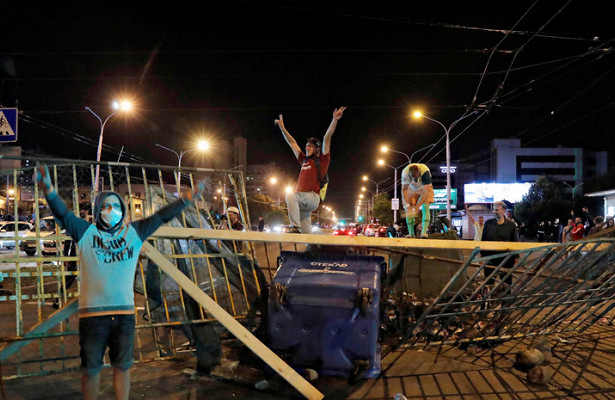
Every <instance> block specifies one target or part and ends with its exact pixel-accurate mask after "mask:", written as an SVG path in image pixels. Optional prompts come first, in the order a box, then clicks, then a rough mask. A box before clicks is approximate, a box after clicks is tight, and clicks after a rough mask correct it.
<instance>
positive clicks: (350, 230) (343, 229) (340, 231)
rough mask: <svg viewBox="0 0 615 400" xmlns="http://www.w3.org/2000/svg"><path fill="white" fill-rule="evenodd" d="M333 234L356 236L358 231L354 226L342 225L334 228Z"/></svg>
mask: <svg viewBox="0 0 615 400" xmlns="http://www.w3.org/2000/svg"><path fill="white" fill-rule="evenodd" d="M333 234H334V235H336V236H354V235H355V234H356V231H355V230H354V229H353V228H349V227H345V226H340V227H339V228H337V229H335V230H333Z"/></svg>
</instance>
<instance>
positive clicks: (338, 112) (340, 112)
mask: <svg viewBox="0 0 615 400" xmlns="http://www.w3.org/2000/svg"><path fill="white" fill-rule="evenodd" d="M344 111H346V107H340V108H336V109H335V111H333V119H335V120H339V119H340V118H342V115H344ZM280 117H281V115H280Z"/></svg>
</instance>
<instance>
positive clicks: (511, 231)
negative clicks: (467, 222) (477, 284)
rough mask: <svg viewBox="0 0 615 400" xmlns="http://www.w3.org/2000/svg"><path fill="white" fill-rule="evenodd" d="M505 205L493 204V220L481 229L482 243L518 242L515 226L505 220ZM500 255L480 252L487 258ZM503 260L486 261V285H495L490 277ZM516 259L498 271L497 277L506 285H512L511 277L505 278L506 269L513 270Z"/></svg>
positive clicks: (509, 261)
mask: <svg viewBox="0 0 615 400" xmlns="http://www.w3.org/2000/svg"><path fill="white" fill-rule="evenodd" d="M506 210H507V207H506V203H504V202H502V201H497V202H495V203H494V204H493V212H494V214H495V218H492V219H489V220H487V221H486V222H485V226H484V228H483V236H482V238H481V240H482V241H487V242H518V241H519V240H518V238H517V226H516V225H515V223H514V222H513V221H511V220H510V219H508V218H506ZM500 253H502V252H501V251H486V250H483V251H481V256H483V257H487V256H491V255H496V254H500ZM504 259H505V258H503V257H495V258H492V259H490V260H489V261H487V265H485V277H486V278H488V279H487V284H493V283H495V279H494V276H491V277H490V275H491V274H492V273H493V271H495V270H496V267H497V266H499V265H500V264H501V263H502V261H504ZM516 259H517V257H510V258H508V260H507V261H506V262H505V263H504V264H503V265H502V266H501V267H502V268H501V269H500V270H498V274H497V275H499V277H500V278H501V279H505V280H504V281H505V282H506V283H508V284H512V275H509V276H508V278H505V276H506V275H507V274H508V272H509V271H508V269H510V268H513V267H514V265H515V260H516Z"/></svg>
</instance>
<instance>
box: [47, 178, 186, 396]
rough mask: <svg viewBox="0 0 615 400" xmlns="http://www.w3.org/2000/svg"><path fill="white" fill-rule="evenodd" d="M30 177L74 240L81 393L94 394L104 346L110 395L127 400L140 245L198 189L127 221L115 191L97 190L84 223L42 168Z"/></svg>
mask: <svg viewBox="0 0 615 400" xmlns="http://www.w3.org/2000/svg"><path fill="white" fill-rule="evenodd" d="M35 179H36V182H37V184H38V186H39V188H40V189H41V191H42V192H43V193H44V195H45V199H46V200H47V203H48V204H49V208H50V209H51V212H52V214H53V216H54V218H55V219H56V221H57V222H58V224H59V225H60V226H61V227H62V228H64V229H66V233H67V234H68V235H69V236H70V237H71V238H72V239H73V240H74V242H75V243H76V244H77V253H78V255H79V262H80V266H81V273H80V280H81V293H80V295H79V345H80V347H81V352H80V355H81V370H82V376H81V390H82V392H83V395H84V397H85V399H86V400H91V399H96V398H97V397H98V390H99V387H100V370H101V368H102V366H103V356H104V353H105V350H106V348H107V347H109V358H110V359H111V366H112V367H113V388H114V390H115V398H116V400H120V399H123V400H127V399H128V395H129V393H130V367H131V366H132V363H133V355H132V354H133V349H134V330H135V308H134V307H135V305H134V291H133V284H134V276H135V270H136V267H137V262H138V259H139V252H140V250H141V246H142V245H143V242H144V241H145V240H146V239H147V238H148V237H149V236H150V235H151V234H153V233H154V231H156V229H158V227H160V226H161V225H162V224H164V223H165V222H167V221H170V220H171V219H173V218H174V217H176V216H177V215H179V214H180V213H181V212H182V210H183V209H184V208H185V207H186V206H187V205H189V204H191V202H192V196H194V197H196V196H198V191H196V192H195V193H192V194H189V195H187V196H185V197H182V198H180V199H179V200H177V201H176V202H174V203H171V204H168V205H167V206H165V207H163V208H162V209H160V210H159V211H158V212H157V213H155V214H154V215H152V216H150V217H148V218H145V219H142V220H139V221H135V222H128V221H127V218H126V213H127V210H126V206H125V204H124V201H123V200H122V198H121V196H120V195H119V194H117V193H115V192H110V191H103V192H100V193H99V194H98V195H97V196H96V199H95V201H94V210H93V213H92V214H93V216H94V223H90V222H88V221H86V220H84V219H81V218H79V217H77V216H76V215H75V214H73V213H72V212H71V211H70V210H69V209H68V207H67V206H66V204H65V203H64V201H63V200H62V199H61V198H60V196H59V195H58V193H57V191H56V190H54V188H53V186H52V184H51V178H50V176H49V171H48V170H47V167H42V168H39V169H38V171H37V172H36V177H35Z"/></svg>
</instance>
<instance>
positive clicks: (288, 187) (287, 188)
mask: <svg viewBox="0 0 615 400" xmlns="http://www.w3.org/2000/svg"><path fill="white" fill-rule="evenodd" d="M284 191H285V192H286V193H292V192H293V188H292V186H286V189H284Z"/></svg>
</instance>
